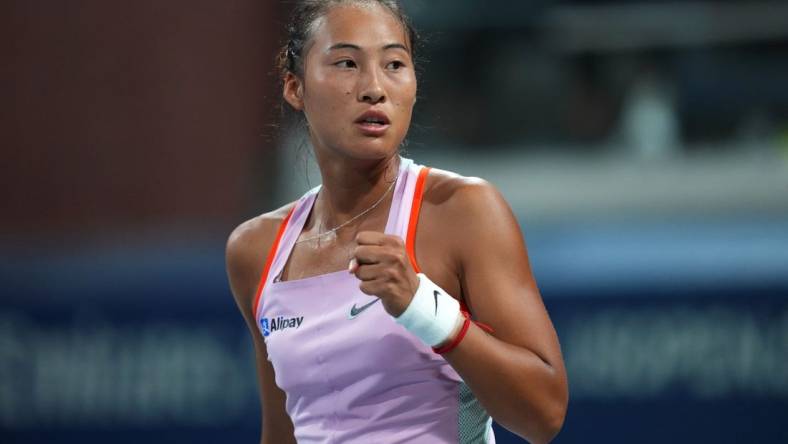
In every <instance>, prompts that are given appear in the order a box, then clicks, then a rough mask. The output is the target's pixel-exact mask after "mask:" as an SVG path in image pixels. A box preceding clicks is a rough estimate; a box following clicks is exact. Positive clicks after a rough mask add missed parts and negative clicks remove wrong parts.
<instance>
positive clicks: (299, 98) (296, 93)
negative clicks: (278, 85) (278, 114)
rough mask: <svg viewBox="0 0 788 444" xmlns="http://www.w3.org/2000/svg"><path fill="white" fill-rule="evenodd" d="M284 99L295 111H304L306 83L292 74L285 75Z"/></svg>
mask: <svg viewBox="0 0 788 444" xmlns="http://www.w3.org/2000/svg"><path fill="white" fill-rule="evenodd" d="M282 97H284V99H285V100H286V101H287V103H289V104H290V106H292V107H293V109H294V110H296V111H303V110H304V83H303V82H302V81H301V79H299V78H298V77H297V76H296V75H295V74H293V73H292V72H288V73H287V74H285V80H284V87H283V88H282Z"/></svg>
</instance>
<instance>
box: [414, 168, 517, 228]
mask: <svg viewBox="0 0 788 444" xmlns="http://www.w3.org/2000/svg"><path fill="white" fill-rule="evenodd" d="M423 202H424V203H423V205H428V206H433V207H435V210H436V211H438V212H439V213H440V214H442V215H445V216H454V215H457V216H458V215H464V218H465V220H467V218H469V217H470V218H474V217H485V218H486V217H487V216H488V212H489V211H496V210H498V211H500V210H508V209H509V205H508V203H507V202H506V200H505V199H504V197H503V195H502V194H501V192H500V191H499V190H498V189H497V188H496V187H495V185H493V184H492V183H490V182H488V181H487V180H485V179H482V178H479V177H473V176H462V175H460V174H457V173H454V172H451V171H447V170H442V169H439V168H432V169H431V170H430V174H429V176H427V179H426V182H425V184H424V197H423Z"/></svg>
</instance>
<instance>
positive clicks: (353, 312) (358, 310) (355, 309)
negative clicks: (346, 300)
mask: <svg viewBox="0 0 788 444" xmlns="http://www.w3.org/2000/svg"><path fill="white" fill-rule="evenodd" d="M379 300H380V299H375V300H374V301H372V302H370V303H368V304H365V305H362V306H361V307H356V304H353V306H352V307H350V314H349V315H348V317H347V318H348V319H353V318H355V317H356V316H358V315H360V314H361V312H363V311H364V310H366V309H368V308H369V307H371V306H372V304H374V303H375V302H378V301H379Z"/></svg>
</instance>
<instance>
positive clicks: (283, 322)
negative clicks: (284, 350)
mask: <svg viewBox="0 0 788 444" xmlns="http://www.w3.org/2000/svg"><path fill="white" fill-rule="evenodd" d="M302 322H304V317H303V316H300V317H293V318H286V317H284V316H277V317H274V318H271V319H268V318H261V319H260V327H262V329H263V336H268V335H270V334H271V332H275V331H278V330H284V329H287V328H298V327H300V326H301V323H302Z"/></svg>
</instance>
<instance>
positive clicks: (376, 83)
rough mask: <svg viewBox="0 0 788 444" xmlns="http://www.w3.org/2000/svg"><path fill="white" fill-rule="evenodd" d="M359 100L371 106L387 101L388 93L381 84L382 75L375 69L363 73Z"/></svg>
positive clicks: (360, 80) (360, 81)
mask: <svg viewBox="0 0 788 444" xmlns="http://www.w3.org/2000/svg"><path fill="white" fill-rule="evenodd" d="M358 100H359V101H361V102H366V103H370V104H376V103H381V102H385V101H386V91H385V89H384V88H383V85H382V84H381V82H380V73H379V72H378V70H377V69H375V68H374V67H373V68H369V69H366V70H364V71H363V72H362V73H361V77H360V79H359V88H358Z"/></svg>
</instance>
